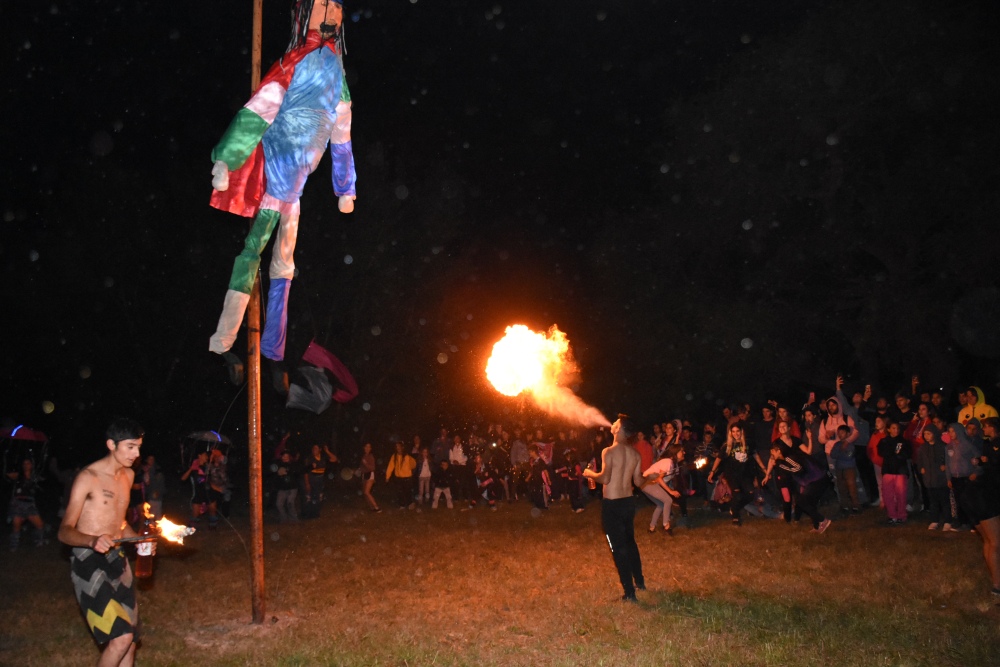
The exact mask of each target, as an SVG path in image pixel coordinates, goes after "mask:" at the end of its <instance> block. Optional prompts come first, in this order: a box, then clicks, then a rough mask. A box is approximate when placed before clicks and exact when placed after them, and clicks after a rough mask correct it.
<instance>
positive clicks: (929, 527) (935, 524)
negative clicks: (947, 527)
mask: <svg viewBox="0 0 1000 667" xmlns="http://www.w3.org/2000/svg"><path fill="white" fill-rule="evenodd" d="M937 529H938V524H937V522H936V521H935V522H934V523H932V524H931V525H929V526H927V530H937Z"/></svg>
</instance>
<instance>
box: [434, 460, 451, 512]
mask: <svg viewBox="0 0 1000 667" xmlns="http://www.w3.org/2000/svg"><path fill="white" fill-rule="evenodd" d="M454 483H455V480H454V479H453V478H452V475H451V470H450V469H449V463H448V462H447V461H441V462H440V463H439V464H438V466H437V468H436V469H435V470H434V474H433V475H431V484H432V485H433V486H434V500H433V501H432V502H431V509H432V510H436V509H437V508H438V501H439V500H440V499H441V496H442V495H443V496H444V499H445V501H446V502H447V503H448V509H452V508H454V507H455V506H454V504H452V500H451V487H452V486H453V485H454Z"/></svg>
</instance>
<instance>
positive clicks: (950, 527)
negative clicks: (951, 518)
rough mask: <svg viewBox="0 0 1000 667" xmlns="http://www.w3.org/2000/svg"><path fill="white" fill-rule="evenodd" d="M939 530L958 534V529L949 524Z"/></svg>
mask: <svg viewBox="0 0 1000 667" xmlns="http://www.w3.org/2000/svg"><path fill="white" fill-rule="evenodd" d="M941 530H943V531H944V532H946V533H957V532H958V528H955V527H954V526H953V525H951V524H950V523H946V524H944V526H942V527H941Z"/></svg>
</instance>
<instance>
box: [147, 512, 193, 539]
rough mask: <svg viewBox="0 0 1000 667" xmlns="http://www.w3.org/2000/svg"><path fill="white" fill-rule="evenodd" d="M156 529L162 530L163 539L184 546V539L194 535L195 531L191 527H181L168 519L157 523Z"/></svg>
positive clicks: (164, 518)
mask: <svg viewBox="0 0 1000 667" xmlns="http://www.w3.org/2000/svg"><path fill="white" fill-rule="evenodd" d="M156 527H157V528H158V529H159V530H160V536H161V537H162V538H163V539H165V540H168V541H170V542H176V543H177V544H184V538H185V537H187V536H188V535H192V534H194V530H195V529H194V528H191V527H189V526H179V525H177V524H176V523H174V522H173V521H171V520H170V519H168V518H166V517H163V518H162V519H160V520H159V521H157V522H156Z"/></svg>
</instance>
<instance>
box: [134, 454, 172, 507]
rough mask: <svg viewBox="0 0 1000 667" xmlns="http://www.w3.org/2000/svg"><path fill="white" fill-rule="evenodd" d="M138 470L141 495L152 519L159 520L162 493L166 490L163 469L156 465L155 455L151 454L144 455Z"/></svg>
mask: <svg viewBox="0 0 1000 667" xmlns="http://www.w3.org/2000/svg"><path fill="white" fill-rule="evenodd" d="M139 472H140V475H139V479H140V482H141V484H142V496H143V498H144V499H145V501H146V502H147V503H149V511H150V513H151V514H152V515H153V519H154V520H156V521H159V520H160V519H162V518H163V495H164V493H165V492H166V488H167V480H166V478H165V477H164V475H163V471H162V470H160V467H159V466H158V465H156V457H155V456H153V455H152V454H150V455H149V456H147V457H146V460H145V462H143V464H142V468H140V471H139Z"/></svg>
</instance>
